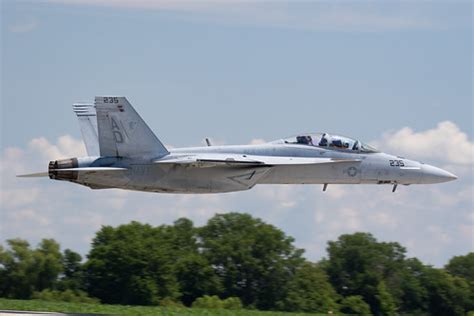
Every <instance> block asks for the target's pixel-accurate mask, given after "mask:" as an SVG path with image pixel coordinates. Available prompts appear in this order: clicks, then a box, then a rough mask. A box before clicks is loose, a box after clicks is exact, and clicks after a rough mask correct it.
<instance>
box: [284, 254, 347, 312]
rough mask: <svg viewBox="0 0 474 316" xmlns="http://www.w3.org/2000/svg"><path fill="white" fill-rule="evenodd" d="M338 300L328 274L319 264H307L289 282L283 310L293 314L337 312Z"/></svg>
mask: <svg viewBox="0 0 474 316" xmlns="http://www.w3.org/2000/svg"><path fill="white" fill-rule="evenodd" d="M338 299H339V296H338V295H337V293H336V291H335V290H334V288H333V287H332V285H331V283H329V281H328V276H327V275H326V272H325V271H324V270H323V269H322V268H321V267H319V266H318V265H317V264H314V263H310V262H305V263H303V264H302V265H301V267H299V268H298V269H297V270H296V273H295V275H294V277H293V278H292V279H291V280H290V281H289V282H288V293H287V295H286V297H285V299H284V300H283V304H282V306H281V308H282V309H284V310H287V311H293V312H314V313H327V312H329V311H333V312H336V311H338V310H339V306H338V304H337V301H338Z"/></svg>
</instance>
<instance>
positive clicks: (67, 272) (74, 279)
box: [58, 249, 85, 291]
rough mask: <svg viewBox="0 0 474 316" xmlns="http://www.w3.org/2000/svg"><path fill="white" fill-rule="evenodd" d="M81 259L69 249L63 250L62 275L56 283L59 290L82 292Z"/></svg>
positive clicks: (82, 274) (82, 273)
mask: <svg viewBox="0 0 474 316" xmlns="http://www.w3.org/2000/svg"><path fill="white" fill-rule="evenodd" d="M81 262H82V257H81V255H80V254H78V253H77V252H74V251H72V250H70V249H66V250H64V253H63V258H62V264H63V274H62V276H61V277H60V280H59V282H58V288H59V289H60V290H63V291H64V290H67V289H70V290H76V291H77V290H83V289H84V288H85V285H84V271H83V266H82V263H81Z"/></svg>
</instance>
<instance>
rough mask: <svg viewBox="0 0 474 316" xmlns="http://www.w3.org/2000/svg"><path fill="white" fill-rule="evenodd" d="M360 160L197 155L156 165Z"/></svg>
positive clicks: (227, 164)
mask: <svg viewBox="0 0 474 316" xmlns="http://www.w3.org/2000/svg"><path fill="white" fill-rule="evenodd" d="M358 162H360V160H359V159H338V158H315V157H278V156H254V155H241V154H197V155H186V156H174V157H169V158H168V157H165V158H164V159H158V160H155V161H154V163H156V164H183V165H186V164H189V165H192V166H198V167H201V168H206V167H215V166H219V165H220V166H234V167H236V166H277V165H314V164H336V163H358Z"/></svg>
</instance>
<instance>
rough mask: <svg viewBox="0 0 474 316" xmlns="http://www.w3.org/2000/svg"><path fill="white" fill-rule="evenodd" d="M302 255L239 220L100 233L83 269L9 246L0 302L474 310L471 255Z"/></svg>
mask: <svg viewBox="0 0 474 316" xmlns="http://www.w3.org/2000/svg"><path fill="white" fill-rule="evenodd" d="M303 252H304V250H303V249H298V248H297V247H295V245H294V239H293V238H292V237H290V236H287V235H286V234H285V233H284V232H282V231H281V230H280V229H278V228H276V227H274V226H272V225H270V224H267V223H265V222H263V221H262V220H260V219H258V218H254V217H252V216H250V215H248V214H241V213H227V214H217V215H215V216H214V217H213V218H211V219H210V220H209V221H208V222H207V224H206V225H204V226H202V227H195V226H194V224H193V222H192V221H190V220H189V219H186V218H180V219H178V220H177V221H175V222H174V224H173V225H162V226H158V227H153V226H151V225H148V224H142V223H139V222H131V223H129V224H125V225H120V226H118V227H111V226H103V227H102V229H101V230H100V231H98V232H97V233H96V235H95V237H94V239H93V241H92V246H91V249H90V251H89V253H88V255H87V260H83V258H82V257H81V256H80V255H79V254H78V253H76V252H74V251H72V250H70V249H66V250H64V251H63V252H61V250H60V245H59V244H58V243H57V242H56V241H54V240H52V239H43V240H42V241H41V243H40V244H39V245H38V246H37V247H36V248H35V249H33V248H31V246H30V245H29V244H28V242H27V241H25V240H21V239H10V240H7V241H6V246H3V245H0V296H1V297H6V298H16V299H31V298H42V299H48V298H54V297H56V298H58V297H59V299H63V300H68V299H77V300H81V301H84V302H94V301H100V302H102V303H108V304H127V305H167V306H169V305H170V304H171V305H184V306H206V304H217V305H219V304H220V305H219V306H242V305H243V307H245V308H249V309H259V310H278V311H295V312H320V313H327V312H329V311H332V312H333V313H339V312H340V313H348V314H359V315H371V314H373V315H408V314H411V315H444V316H445V315H465V314H466V312H467V311H472V310H474V253H469V254H467V255H465V256H456V257H453V258H452V259H451V260H450V261H449V262H448V263H447V264H446V266H445V267H444V268H442V269H438V268H434V267H432V266H429V265H425V264H423V263H422V262H420V261H419V260H418V259H416V258H408V257H407V256H406V249H405V248H404V247H402V246H401V245H400V244H399V243H397V242H379V241H377V240H376V239H375V238H374V236H372V235H371V234H370V233H362V232H359V233H354V234H347V235H341V236H340V237H339V238H338V239H337V240H336V241H329V242H328V245H327V258H324V259H322V260H320V261H319V262H310V261H308V260H306V259H305V258H304V257H303ZM213 300H214V301H213ZM216 300H217V301H219V300H221V301H220V302H217V303H216ZM206 302H211V303H206ZM226 302H227V303H226ZM203 304H204V305H203ZM226 304H227V305H226Z"/></svg>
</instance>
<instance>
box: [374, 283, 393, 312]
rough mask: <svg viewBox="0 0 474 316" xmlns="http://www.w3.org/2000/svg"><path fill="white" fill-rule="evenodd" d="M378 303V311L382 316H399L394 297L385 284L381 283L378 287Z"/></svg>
mask: <svg viewBox="0 0 474 316" xmlns="http://www.w3.org/2000/svg"><path fill="white" fill-rule="evenodd" d="M375 297H376V298H377V301H378V305H379V307H378V310H379V313H380V315H382V316H395V315H397V307H396V306H395V302H394V301H393V297H392V295H391V294H390V293H389V292H388V291H387V287H386V286H385V282H383V281H380V282H379V285H378V286H377V295H375Z"/></svg>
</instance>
